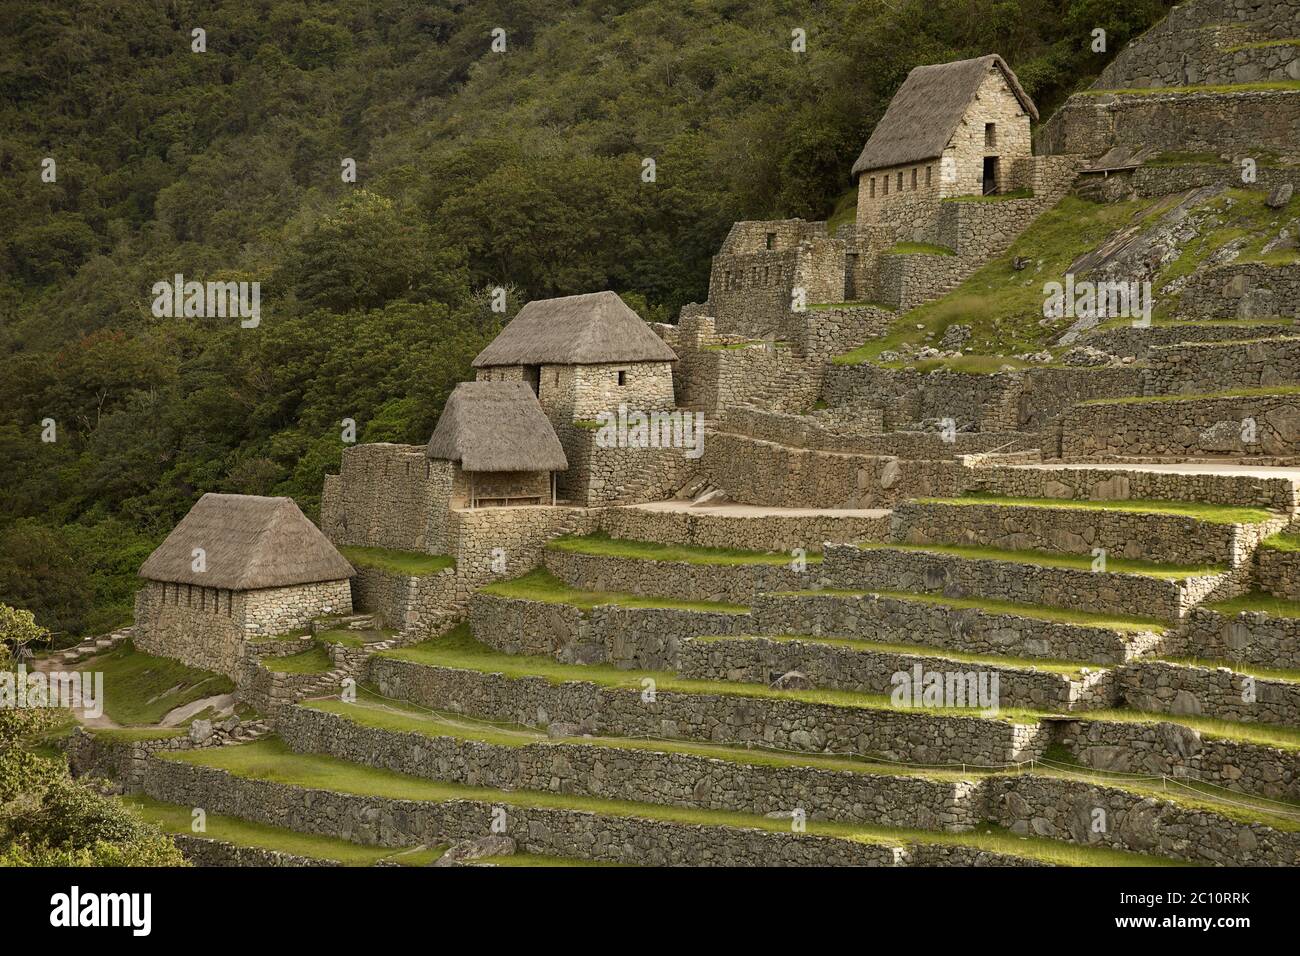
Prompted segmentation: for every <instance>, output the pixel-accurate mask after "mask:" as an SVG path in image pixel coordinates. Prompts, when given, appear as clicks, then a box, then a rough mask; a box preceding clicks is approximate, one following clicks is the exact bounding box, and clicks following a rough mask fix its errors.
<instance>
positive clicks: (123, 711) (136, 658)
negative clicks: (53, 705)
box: [78, 640, 235, 725]
mask: <svg viewBox="0 0 1300 956" xmlns="http://www.w3.org/2000/svg"><path fill="white" fill-rule="evenodd" d="M78 670H83V671H102V672H103V674H104V713H105V714H107V715H108V717H110V718H111V719H112V720H114V721H115V722H117V723H119V724H124V725H132V724H136V725H139V724H156V723H158V721H160V720H161V719H162V718H163V717H164V716H166V715H167V713H168V712H169V711H172V710H174V709H175V708H177V707H181V706H183V705H185V704H189V703H192V702H193V701H196V700H200V699H202V698H204V697H213V696H215V695H217V694H229V693H232V692H233V691H234V689H235V684H234V681H232V680H231V679H230V678H229V677H223V676H222V675H220V674H214V673H212V672H211V671H204V670H199V669H198V668H196V667H188V666H186V665H185V664H182V663H181V662H180V661H174V660H171V659H170V658H166V657H154V656H152V655H150V654H145V653H142V652H140V651H137V650H136V649H135V645H134V644H133V643H132V642H131V641H129V640H128V641H125V642H123V643H122V644H121V645H119V646H118V647H116V648H114V649H113V650H112V651H110V652H109V653H107V654H101V655H99V656H98V657H95V658H92V659H91V660H90V661H88V662H87V663H86V664H85V665H83V666H82V667H80V668H78Z"/></svg>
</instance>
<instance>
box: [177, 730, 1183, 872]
mask: <svg viewBox="0 0 1300 956" xmlns="http://www.w3.org/2000/svg"><path fill="white" fill-rule="evenodd" d="M166 759H170V760H176V761H179V762H183V763H191V764H195V765H198V766H206V767H216V768H219V769H222V770H227V771H229V772H230V773H233V774H235V775H236V776H240V777H244V778H247V779H253V780H262V781H267V782H271V783H279V784H285V785H289V786H298V787H307V788H314V789H323V790H331V791H334V792H338V793H350V794H357V795H361V796H369V797H379V798H385V799H396V800H427V801H434V802H446V801H451V800H475V801H480V802H484V803H490V804H493V805H503V804H504V805H506V806H515V807H528V808H539V809H557V810H576V811H580V812H589V813H596V814H600V815H602V816H609V817H622V818H636V819H644V820H657V821H662V822H666V823H675V824H682V825H696V826H726V827H746V828H751V829H757V830H766V831H768V832H781V833H788V832H789V831H790V824H789V821H783V820H779V819H769V818H767V817H762V816H757V815H754V814H748V813H735V812H730V811H724V810H699V809H690V808H685V807H672V806H663V805H659V804H647V803H634V802H631V801H626V800H610V799H602V798H596V797H584V796H579V795H576V794H567V793H547V792H541V791H530V790H512V791H500V790H491V789H488V788H486V787H474V786H468V785H464V784H452V783H443V782H439V781H433V780H425V779H422V778H418V777H410V776H405V775H403V774H398V773H394V772H392V771H388V770H375V769H372V768H369V767H362V766H359V765H357V764H352V763H348V762H346V761H343V760H339V759H336V758H333V757H325V756H321V755H317V754H298V753H294V752H293V751H291V750H290V749H289V748H288V747H287V746H285V744H284V743H283V742H282V741H280V740H278V739H276V738H263V739H262V740H259V741H256V742H255V743H250V744H241V745H239V746H233V747H216V748H211V749H208V750H200V751H182V752H179V753H175V754H169V755H168V756H167V758H166ZM807 832H808V833H810V834H814V835H819V836H828V837H837V838H839V839H844V840H851V841H855V842H859V843H867V844H885V845H890V846H903V845H907V844H909V843H928V844H946V845H961V846H969V847H979V848H982V849H985V850H989V851H993V852H999V853H1009V854H1015V855H1017V856H1025V857H1032V858H1034V859H1040V860H1045V861H1049V862H1053V863H1057V864H1061V865H1070V866H1089V865H1094V866H1123V865H1133V866H1162V865H1163V866H1171V865H1177V864H1176V863H1174V862H1173V861H1168V860H1162V859H1159V858H1155V857H1147V856H1141V855H1139V854H1134V853H1125V852H1120V851H1116V850H1107V849H1100V848H1095V847H1081V846H1073V845H1070V844H1065V843H1059V842H1055V841H1051V840H1044V839H1041V838H1037V837H1017V836H1015V835H1013V834H1011V833H1009V832H1007V831H1005V830H1002V829H999V828H995V827H992V826H988V825H985V826H980V827H979V828H978V829H976V830H974V831H971V832H969V833H942V832H937V831H927V830H905V829H900V828H893V827H873V826H864V825H860V824H851V823H832V822H827V821H821V820H809V821H808V824H807Z"/></svg>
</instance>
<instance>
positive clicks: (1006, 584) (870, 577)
mask: <svg viewBox="0 0 1300 956" xmlns="http://www.w3.org/2000/svg"><path fill="white" fill-rule="evenodd" d="M823 573H824V576H825V577H827V578H829V579H830V580H831V581H832V582H833V586H834V587H836V588H846V589H850V590H853V589H863V590H887V591H924V592H942V593H943V594H946V595H948V596H950V597H952V596H961V595H967V594H971V595H977V596H979V597H985V598H993V599H997V600H1004V601H1015V602H1017V603H1020V604H1040V605H1041V604H1045V605H1048V606H1050V607H1063V608H1072V609H1074V610H1079V611H1095V612H1098V613H1101V614H1115V615H1118V616H1121V617H1126V616H1129V615H1131V614H1133V613H1134V610H1135V609H1139V610H1140V613H1142V614H1144V615H1149V616H1152V617H1155V618H1159V619H1164V620H1177V619H1178V618H1181V617H1183V616H1184V615H1185V614H1187V612H1188V611H1189V610H1190V609H1191V608H1192V607H1193V606H1195V605H1196V604H1199V603H1200V602H1201V601H1202V600H1204V599H1205V598H1206V597H1208V596H1210V595H1211V594H1213V593H1214V592H1215V591H1216V589H1217V588H1220V587H1222V586H1223V585H1224V584H1225V582H1224V580H1223V576H1222V575H1213V576H1208V577H1201V578H1187V579H1184V580H1181V581H1173V580H1168V579H1164V578H1157V577H1152V576H1149V575H1142V574H1122V573H1116V572H1102V571H1084V570H1075V569H1072V568H1054V567H1044V566H1041V565H1035V564H1024V563H1020V562H1014V561H1000V560H994V559H984V558H980V559H973V558H959V557H956V556H953V555H949V554H942V553H939V552H929V551H910V550H893V549H890V548H887V547H862V548H856V547H853V546H851V545H840V544H836V545H830V546H828V547H827V548H826V552H825V561H824V563H823ZM1222 596H1223V597H1232V596H1234V595H1232V594H1225V595H1222Z"/></svg>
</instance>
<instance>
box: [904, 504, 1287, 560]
mask: <svg viewBox="0 0 1300 956" xmlns="http://www.w3.org/2000/svg"><path fill="white" fill-rule="evenodd" d="M916 500H917V501H918V502H920V503H921V504H936V505H998V506H1005V507H1012V508H1060V509H1066V510H1072V511H1123V512H1129V513H1136V514H1156V515H1171V516H1174V517H1179V518H1194V519H1195V520H1197V521H1203V522H1205V523H1206V524H1258V523H1260V522H1264V521H1268V520H1270V519H1272V518H1273V517H1274V515H1273V514H1272V513H1271V512H1270V511H1268V509H1266V508H1248V507H1238V506H1233V505H1209V504H1201V503H1199V502H1194V501H1147V500H1141V499H1136V498H1135V499H1132V500H1127V501H1081V500H1076V499H1069V498H1016V497H1012V496H1009V495H981V494H971V495H962V496H961V497H960V498H918V499H916ZM1297 550H1300V541H1297Z"/></svg>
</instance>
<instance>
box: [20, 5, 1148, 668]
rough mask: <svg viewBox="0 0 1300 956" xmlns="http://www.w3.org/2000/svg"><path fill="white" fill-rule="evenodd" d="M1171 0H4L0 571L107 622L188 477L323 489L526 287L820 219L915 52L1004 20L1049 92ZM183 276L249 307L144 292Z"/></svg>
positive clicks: (478, 340) (312, 492) (1026, 70)
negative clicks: (758, 223) (755, 224)
mask: <svg viewBox="0 0 1300 956" xmlns="http://www.w3.org/2000/svg"><path fill="white" fill-rule="evenodd" d="M1167 6H1168V4H1167V3H1166V2H1164V0H1078V2H1067V0H824V2H814V3H797V2H781V0H529V2H523V0H477V2H473V3H470V2H456V3H450V2H417V0H319V2H311V3H297V2H287V3H280V2H276V3H271V2H257V0H243V2H229V0H227V2H222V0H215V2H203V3H198V2H185V0H84V2H75V0H74V2H61V3H44V4H37V3H31V2H0V115H2V118H3V122H0V221H3V223H4V229H3V230H2V231H0V348H3V352H4V356H3V372H2V373H0V402H3V408H4V413H3V415H0V601H3V602H7V603H9V604H13V605H16V606H19V607H25V608H29V609H31V610H33V611H34V612H36V615H37V618H38V620H39V621H40V622H41V623H42V624H44V625H45V626H46V627H49V628H51V629H53V630H54V631H56V632H59V633H60V634H61V635H62V640H63V641H64V642H66V641H68V640H70V639H71V638H73V637H75V636H77V635H83V634H86V633H94V632H97V631H101V630H104V629H107V628H109V627H111V626H115V625H118V624H121V623H123V622H124V621H126V620H127V619H129V616H130V600H131V593H132V591H133V589H134V586H135V572H136V570H137V568H138V567H139V565H140V563H141V562H142V561H143V559H144V558H145V556H146V555H147V554H148V553H149V552H150V550H151V549H152V548H153V547H154V546H156V544H157V543H158V542H159V541H160V540H161V538H162V537H163V536H164V535H165V534H166V532H167V531H168V530H169V529H170V527H171V526H172V525H173V524H174V523H175V521H176V520H177V519H178V518H179V517H180V516H181V515H183V514H184V513H185V511H186V510H187V509H188V508H189V507H190V505H191V504H192V503H193V502H194V501H195V500H196V499H197V497H198V496H199V495H200V494H202V493H203V492H205V491H231V492H244V493H252V494H288V495H292V496H293V497H295V498H296V499H297V500H298V501H299V503H300V504H301V505H302V506H303V507H304V509H305V510H306V511H307V512H308V514H312V515H313V516H314V514H315V509H316V507H317V504H318V501H319V495H320V487H321V479H322V476H323V475H324V474H325V473H326V472H327V471H330V470H333V469H336V468H337V466H338V463H339V457H340V454H341V451H342V448H343V447H344V446H343V443H342V440H341V432H342V427H341V424H340V423H341V421H342V420H343V419H345V418H351V419H354V420H355V421H356V423H357V439H358V440H359V441H410V442H422V441H424V440H426V439H427V437H428V435H429V433H430V431H431V430H432V427H433V425H434V422H435V421H436V419H437V416H438V413H439V411H440V410H441V408H442V403H443V401H444V399H445V398H446V396H447V395H448V393H449V392H450V391H451V389H452V387H453V385H454V384H455V383H456V382H457V381H459V380H461V379H463V378H466V377H468V368H469V361H470V360H471V359H472V358H473V356H474V355H475V353H476V352H477V351H478V350H479V349H480V348H481V347H482V346H483V345H484V344H485V343H486V342H487V341H488V340H489V339H490V338H491V336H492V335H493V334H494V332H495V330H496V329H497V328H499V325H500V323H501V321H503V320H504V319H508V318H509V317H510V316H511V315H512V314H513V313H514V311H515V310H516V309H517V308H518V307H519V306H520V305H522V304H523V303H524V302H526V301H527V300H528V299H530V298H535V297H540V296H551V295H567V294H572V293H578V292H586V291H593V290H598V289H606V288H610V289H614V290H617V291H618V292H620V293H623V294H624V295H625V296H626V298H627V300H628V301H629V302H630V303H631V304H632V305H633V306H634V307H636V308H637V309H638V311H640V312H641V313H642V315H644V316H645V317H646V318H649V319H653V320H658V321H672V320H673V319H674V318H675V316H676V313H677V310H678V308H679V307H680V306H681V305H682V304H684V303H687V302H691V301H699V300H702V299H703V298H704V297H705V295H706V291H707V289H706V286H707V277H708V267H709V257H710V255H711V254H712V253H713V252H714V251H715V250H716V248H717V245H718V243H719V242H720V241H721V239H722V238H723V236H724V235H725V233H726V230H727V228H728V227H729V225H730V224H731V223H732V222H733V221H734V220H737V219H744V218H774V217H793V216H802V217H805V218H811V219H818V218H824V217H826V216H827V215H828V214H829V213H830V212H831V210H832V209H834V208H835V205H836V203H837V201H838V200H839V199H840V198H841V197H842V196H843V195H844V193H845V191H846V190H847V189H848V188H849V186H850V183H849V168H850V166H851V164H852V162H853V160H854V158H855V157H856V155H857V153H858V151H859V149H860V148H861V146H862V143H863V142H864V140H865V139H866V136H867V134H868V133H869V132H870V130H871V127H872V125H873V123H874V122H875V121H876V120H877V119H878V118H879V117H880V115H881V114H882V113H883V111H884V109H885V107H886V105H887V104H888V100H889V97H890V95H891V94H892V93H893V91H894V89H895V88H896V87H897V86H898V84H899V83H900V82H901V81H902V79H903V78H904V77H905V76H906V74H907V72H908V71H909V70H910V69H911V68H912V67H913V66H916V65H918V64H922V63H931V62H938V61H943V60H949V59H956V58H963V57H968V56H975V55H979V54H983V53H988V52H1000V53H1002V54H1003V55H1004V56H1005V57H1006V58H1007V60H1008V61H1009V62H1010V63H1011V65H1012V66H1013V68H1014V69H1015V70H1016V71H1017V72H1018V74H1019V76H1020V78H1021V80H1022V81H1023V83H1024V85H1025V86H1026V88H1027V89H1028V91H1029V92H1030V94H1031V95H1032V96H1033V97H1035V99H1036V100H1037V101H1038V103H1039V106H1040V108H1041V109H1042V112H1043V114H1044V118H1045V117H1046V116H1047V115H1048V113H1050V111H1051V109H1052V108H1053V107H1054V106H1055V105H1057V104H1059V103H1060V102H1062V101H1063V100H1064V98H1065V97H1066V96H1067V95H1068V94H1069V93H1070V92H1071V91H1073V90H1075V89H1077V88H1079V87H1080V86H1083V85H1086V84H1087V83H1088V82H1089V81H1090V79H1091V78H1092V77H1093V76H1095V74H1096V73H1097V72H1098V71H1099V70H1100V68H1101V67H1102V66H1103V65H1104V63H1105V60H1106V58H1107V56H1108V55H1109V54H1107V55H1105V56H1103V55H1098V54H1096V53H1093V52H1092V51H1091V49H1090V46H1089V44H1090V40H1091V31H1092V30H1093V29H1094V28H1097V27H1101V28H1104V29H1105V30H1106V31H1107V33H1108V38H1109V52H1110V53H1114V52H1115V51H1116V50H1118V49H1119V48H1120V47H1121V46H1122V44H1123V43H1124V42H1125V41H1126V40H1127V39H1129V38H1130V37H1132V36H1133V35H1135V34H1136V33H1138V32H1141V30H1142V29H1144V28H1145V27H1147V26H1148V25H1150V24H1151V23H1152V22H1154V21H1155V20H1156V19H1157V18H1158V17H1159V16H1161V15H1162V13H1163V11H1164V9H1165V8H1166V7H1167ZM195 28H201V29H202V30H204V31H205V33H206V52H201V53H200V52H194V51H193V50H192V43H193V39H192V31H193V30H194V29H195ZM494 28H501V29H503V30H504V31H505V36H506V50H505V52H503V53H496V52H492V51H491V49H490V44H491V42H492V36H491V34H492V31H493V29H494ZM795 28H801V29H803V30H805V31H806V36H807V51H806V52H804V53H794V52H792V51H791V31H792V30H794V29H795ZM47 158H49V159H53V160H54V164H55V166H54V169H55V181H54V182H46V181H43V178H42V169H43V161H44V160H46V159H47ZM345 158H351V159H354V160H355V161H356V168H357V178H356V182H355V183H347V182H344V181H343V179H342V177H341V175H340V172H341V164H342V162H343V160H344V159H345ZM645 158H652V159H653V160H654V161H655V166H656V179H655V181H654V182H651V183H647V182H643V181H642V176H641V171H642V161H643V159H645ZM176 273H182V274H184V275H185V276H186V277H187V278H197V279H201V280H205V281H206V280H221V281H240V280H243V281H258V282H260V283H261V289H262V303H261V315H262V321H261V324H260V325H259V326H258V327H257V328H252V329H248V328H241V326H240V323H239V321H238V320H237V319H230V318H224V319H223V318H211V319H208V318H188V319H187V318H163V319H159V318H155V317H154V316H153V315H152V314H151V312H150V304H151V302H152V299H153V297H152V295H151V293H150V288H151V287H152V286H153V284H154V283H155V282H158V281H159V280H164V279H167V280H169V279H170V278H171V277H172V276H173V275H174V274H176ZM497 286H501V287H505V288H506V289H508V290H509V299H508V301H509V308H508V310H507V312H506V314H505V315H500V314H497V313H494V312H493V311H492V310H491V308H490V306H489V295H488V290H489V289H491V288H493V287H497ZM50 420H52V422H53V437H54V439H55V440H53V441H47V440H42V435H43V433H45V434H46V436H47V437H49V421H50Z"/></svg>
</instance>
